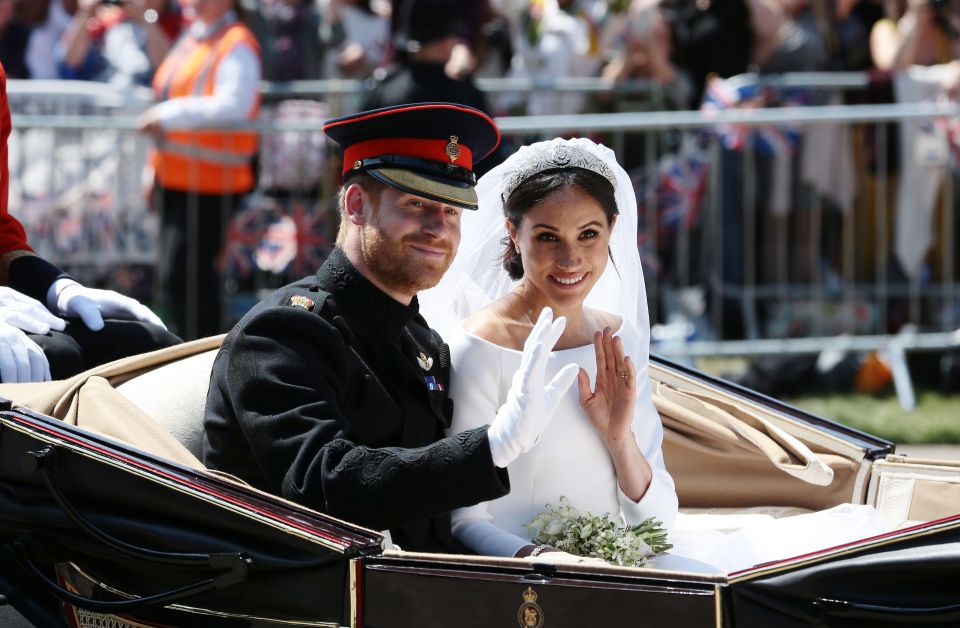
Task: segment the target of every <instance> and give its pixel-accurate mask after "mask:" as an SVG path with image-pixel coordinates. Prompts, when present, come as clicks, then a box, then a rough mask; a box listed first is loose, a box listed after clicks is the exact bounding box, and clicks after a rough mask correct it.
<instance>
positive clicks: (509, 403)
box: [487, 307, 579, 468]
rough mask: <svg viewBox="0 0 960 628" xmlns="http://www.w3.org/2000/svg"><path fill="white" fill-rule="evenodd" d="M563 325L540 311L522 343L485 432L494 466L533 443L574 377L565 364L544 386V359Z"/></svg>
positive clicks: (503, 464) (548, 312) (573, 368)
mask: <svg viewBox="0 0 960 628" xmlns="http://www.w3.org/2000/svg"><path fill="white" fill-rule="evenodd" d="M566 322H567V321H566V319H565V318H563V317H562V316H561V317H560V318H558V319H557V320H555V321H554V320H553V310H551V309H550V308H548V307H545V308H543V311H542V312H540V318H539V319H537V324H536V325H534V326H533V331H531V332H530V336H529V337H527V341H526V342H525V343H524V344H523V357H522V358H521V360H520V368H519V369H517V372H516V373H514V375H513V384H512V386H511V387H510V391H509V392H508V393H507V400H506V401H505V402H504V404H503V405H502V406H500V409H499V410H498V411H497V416H496V418H495V419H494V420H493V423H491V424H490V428H489V429H488V430H487V438H488V440H489V441H490V453H491V454H492V455H493V463H494V464H495V465H497V466H498V467H501V468H503V467H506V466H507V465H509V464H510V463H511V462H513V461H514V460H516V459H517V456H519V455H520V454H522V453H524V452H526V451H529V450H530V448H531V447H533V446H534V445H536V444H537V441H538V440H540V434H542V433H543V430H544V429H545V428H546V427H547V423H549V422H550V419H551V418H552V417H553V413H554V411H555V410H556V408H557V404H558V403H560V399H561V398H562V397H563V395H564V393H566V392H567V390H568V389H569V388H570V385H571V384H573V380H574V379H576V377H577V372H578V371H579V368H578V367H577V365H576V364H568V365H567V366H565V367H563V368H562V369H560V371H559V372H558V373H557V374H556V375H555V376H554V377H553V379H552V380H550V383H549V384H546V385H544V379H546V369H547V358H548V357H549V356H550V352H551V351H552V350H553V346H554V345H555V344H557V340H559V339H560V335H561V334H562V333H563V328H564V326H565V325H566Z"/></svg>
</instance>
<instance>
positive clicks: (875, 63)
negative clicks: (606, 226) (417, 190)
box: [0, 0, 960, 114]
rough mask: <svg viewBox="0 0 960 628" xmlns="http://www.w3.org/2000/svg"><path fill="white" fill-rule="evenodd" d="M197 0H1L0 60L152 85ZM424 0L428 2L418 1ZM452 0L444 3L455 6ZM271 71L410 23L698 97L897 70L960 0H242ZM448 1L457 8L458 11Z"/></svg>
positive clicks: (468, 42) (948, 20)
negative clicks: (727, 85) (771, 75)
mask: <svg viewBox="0 0 960 628" xmlns="http://www.w3.org/2000/svg"><path fill="white" fill-rule="evenodd" d="M194 2H195V0H30V1H29V2H26V1H23V0H0V61H2V62H3V64H4V66H5V67H6V68H7V69H8V73H9V75H10V76H11V77H12V78H45V79H46V78H72V79H89V80H98V81H108V82H120V83H134V84H143V85H149V83H150V77H151V74H152V72H153V70H155V69H156V67H157V66H158V65H159V63H160V61H161V60H162V58H163V56H164V54H165V53H166V51H167V50H168V49H169V47H170V45H171V43H172V42H173V41H174V40H175V39H176V38H177V36H178V35H179V33H180V32H181V31H182V30H183V28H184V27H185V26H186V25H187V24H189V22H190V21H191V20H192V19H193V11H192V9H193V4H194ZM414 5H421V6H420V7H419V8H418V7H417V6H414ZM444 5H449V7H448V8H444ZM239 7H240V8H241V10H242V13H243V15H242V19H243V20H244V21H245V22H246V23H247V25H248V26H249V27H250V28H251V29H252V31H253V32H254V33H255V34H256V36H257V38H258V40H259V42H260V45H261V48H262V59H263V76H264V78H265V79H267V80H278V81H283V80H293V79H318V78H355V79H364V78H373V79H376V78H377V77H378V74H379V75H381V76H382V75H383V74H384V68H386V67H388V66H389V65H390V63H391V62H393V61H395V60H396V57H397V56H398V54H399V55H404V54H413V53H414V52H415V51H411V50H409V49H408V48H409V44H410V42H413V45H416V44H417V40H416V39H414V38H412V37H411V36H410V35H411V33H413V34H420V35H422V34H424V33H427V34H428V35H429V36H432V33H433V32H434V31H442V32H443V34H444V35H446V36H448V37H450V38H453V39H455V40H456V43H457V44H458V45H455V46H454V51H453V55H452V57H451V59H450V60H449V61H450V62H449V63H448V64H445V65H446V67H445V70H446V72H447V74H448V75H450V76H451V77H452V78H463V77H465V76H467V75H475V76H483V77H490V76H521V77H532V78H536V79H539V80H545V79H550V78H558V77H587V76H604V77H607V78H610V79H613V80H618V81H619V80H630V79H650V80H653V81H656V82H658V83H660V84H662V85H663V86H665V87H667V88H668V90H669V94H670V97H671V101H672V102H671V105H672V106H675V107H677V108H696V107H697V106H699V104H700V97H701V95H702V92H703V86H704V82H705V80H706V77H708V76H710V75H711V74H717V75H719V76H722V77H725V76H731V75H734V74H739V73H743V72H746V71H748V70H752V69H754V70H759V71H769V72H790V71H826V70H865V69H869V68H874V67H875V68H878V69H880V70H892V69H897V68H904V67H906V66H908V65H911V64H915V63H918V64H930V63H942V62H946V61H951V60H954V59H956V58H957V57H958V53H960V43H958V42H960V38H958V37H957V29H958V26H960V24H958V21H960V11H958V10H957V7H956V6H955V5H954V4H953V2H952V0H485V1H483V2H471V3H458V2H449V1H446V2H444V1H436V2H429V1H427V0H418V1H417V2H414V1H412V0H394V1H392V2H391V1H390V0H246V1H245V2H240V3H239ZM451 11H452V15H448V14H449V13H451ZM490 106H491V107H492V108H494V109H495V110H497V111H496V112H498V113H499V112H501V111H510V110H515V109H517V108H519V107H521V106H523V107H525V108H527V109H529V110H532V111H529V112H530V113H533V114H537V113H541V112H543V113H547V112H549V113H578V112H582V111H585V110H589V109H591V108H592V107H594V106H595V103H592V102H590V101H589V100H587V99H585V98H583V97H582V96H578V95H566V96H565V97H563V98H556V97H554V98H551V97H550V95H549V94H534V97H533V98H519V97H517V96H516V95H514V96H505V97H503V98H500V99H498V100H497V101H496V102H491V103H490Z"/></svg>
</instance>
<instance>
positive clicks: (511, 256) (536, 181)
mask: <svg viewBox="0 0 960 628" xmlns="http://www.w3.org/2000/svg"><path fill="white" fill-rule="evenodd" d="M574 186H576V187H578V188H580V189H581V190H583V191H584V192H586V193H587V194H589V195H590V196H591V197H593V199H594V200H595V201H597V203H599V204H600V207H602V208H603V213H604V214H606V216H607V225H608V226H609V225H611V224H613V217H614V216H616V215H617V214H618V213H619V211H618V210H617V199H616V196H615V195H614V191H613V185H611V184H610V181H608V180H607V179H606V178H604V177H603V176H601V175H599V174H597V173H595V172H592V171H590V170H584V169H583V168H555V169H551V170H543V171H541V172H538V173H537V174H535V175H533V176H531V177H530V178H528V179H525V180H524V181H523V183H521V184H520V185H518V186H517V188H516V189H515V190H514V191H513V192H512V193H511V194H510V196H509V197H508V198H507V200H506V202H504V204H503V214H504V216H506V218H507V220H509V221H510V223H511V224H512V225H513V227H514V229H519V228H520V223H521V222H522V221H523V217H524V216H526V215H527V212H528V211H530V210H531V209H533V208H534V207H535V206H537V205H538V204H539V203H541V202H542V201H543V199H545V198H547V197H548V196H550V195H551V194H553V193H554V192H556V191H558V190H562V189H564V188H568V187H574ZM501 243H502V244H503V246H504V250H503V254H502V256H501V259H502V260H503V268H504V269H505V270H506V271H507V274H508V275H509V276H510V279H513V280H514V281H516V280H517V279H520V278H521V277H523V262H522V260H521V259H520V253H518V252H517V251H516V250H515V249H514V247H513V242H511V241H510V236H507V237H506V238H504V239H503V240H502V242H501Z"/></svg>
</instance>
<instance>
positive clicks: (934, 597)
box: [0, 339, 960, 628]
mask: <svg viewBox="0 0 960 628" xmlns="http://www.w3.org/2000/svg"><path fill="white" fill-rule="evenodd" d="M218 344H219V341H218V339H207V340H202V341H196V342H194V343H188V344H186V345H181V346H180V347H173V348H171V349H167V350H163V351H160V352H156V353H154V354H148V356H145V357H140V358H136V359H131V360H127V361H122V362H119V363H113V364H110V365H106V366H104V367H101V368H99V369H97V370H95V371H92V372H88V373H86V374H83V375H82V376H78V378H75V379H74V380H69V381H67V382H64V383H63V386H62V390H61V391H59V393H58V399H57V400H56V401H51V400H50V399H49V398H47V399H46V400H41V399H40V397H38V394H37V391H38V390H40V388H39V387H34V386H33V385H20V386H15V387H9V386H7V387H0V394H3V395H5V396H7V397H11V398H12V399H13V403H12V404H7V405H6V406H5V407H4V408H3V409H2V411H0V556H2V561H3V565H2V567H0V592H2V593H4V594H6V595H7V597H8V599H9V600H10V601H11V602H12V603H13V604H14V606H15V607H16V608H17V609H18V610H19V611H20V612H21V613H22V614H23V615H24V616H26V617H28V618H29V619H30V620H31V621H33V622H35V623H36V624H37V625H40V626H44V625H73V626H331V627H334V626H350V627H360V626H366V627H390V626H463V627H472V626H478V627H479V626H498V627H500V626H522V627H530V628H535V627H540V626H545V627H550V628H557V627H562V626H585V625H586V626H594V625H634V624H637V625H643V626H669V627H670V628H677V627H680V626H684V627H686V626H711V627H715V626H811V625H812V626H833V625H843V626H850V625H869V626H883V625H889V626H903V625H912V624H914V623H915V624H918V625H925V626H930V625H943V626H948V625H958V624H960V595H958V594H957V593H956V584H955V580H954V578H955V577H956V574H957V573H958V572H960V515H958V514H956V513H960V463H956V462H947V461H935V460H913V459H909V458H906V457H903V456H898V455H896V454H895V453H894V445H893V444H892V443H889V442H886V441H883V440H881V439H878V438H875V437H872V436H870V435H868V434H864V433H861V432H857V431H855V430H851V429H849V428H846V427H843V426H841V425H838V424H835V423H832V422H830V421H828V420H825V419H821V418H818V417H815V416H812V415H809V414H807V413H805V412H802V411H800V410H797V409H795V408H791V407H789V406H787V405H784V404H782V403H780V402H778V401H776V400H774V399H770V398H766V397H763V396H760V395H757V394H755V393H753V392H751V391H750V390H746V389H743V388H739V387H737V386H734V385H731V384H728V383H725V382H723V381H720V380H717V379H713V378H710V377H708V376H705V375H703V374H701V373H697V372H695V371H692V370H689V369H686V368H683V367H680V366H677V365H675V364H672V363H670V362H667V361H664V360H661V359H657V358H654V359H653V361H652V363H651V377H652V378H653V380H654V400H655V403H656V405H657V408H658V410H659V411H660V413H661V416H662V418H663V423H664V431H665V440H664V454H665V458H666V463H667V468H668V469H669V470H670V472H671V473H672V474H673V476H674V478H675V481H676V485H677V491H678V495H679V498H680V506H681V512H682V516H683V517H686V518H688V521H694V522H696V523H697V524H698V525H703V526H706V527H713V528H715V529H722V530H725V531H729V530H735V529H736V528H737V527H739V526H741V525H744V524H745V523H746V522H749V521H755V520H756V519H757V518H770V517H785V516H792V515H794V514H796V513H799V512H808V511H812V510H822V509H826V508H830V507H832V506H835V505H838V504H844V503H850V504H872V505H874V506H876V508H877V510H878V511H879V513H880V514H881V515H882V516H883V517H884V519H885V520H887V521H888V522H890V523H891V524H892V525H894V526H896V531H894V532H892V533H889V534H884V535H882V536H878V537H874V538H866V539H862V540H859V541H857V542H853V543H849V544H846V545H844V546H840V547H832V548H821V549H819V550H818V551H815V552H812V553H808V554H805V555H802V556H796V557H792V558H787V559H783V560H778V561H776V562H772V563H768V564H760V565H756V566H753V567H751V568H748V569H743V570H740V571H736V572H730V573H726V572H719V571H718V572H716V573H704V572H693V571H683V570H675V569H674V570H671V569H663V568H627V567H616V566H604V565H596V564H578V565H563V566H557V565H552V564H539V563H536V562H530V561H528V560H520V559H511V558H494V557H484V556H460V555H441V554H431V555H428V554H416V553H411V552H406V551H402V550H396V549H385V547H384V539H383V537H382V536H381V534H380V533H378V532H375V531H371V530H366V529H363V528H360V527H358V526H355V525H352V524H350V523H349V522H343V521H338V520H336V519H333V518H331V517H328V516H325V515H322V514H319V513H317V512H315V511H312V510H310V509H308V508H304V507H302V506H299V505H297V504H293V503H290V502H287V501H284V500H282V499H279V498H277V497H274V496H271V495H267V494H264V493H261V492H259V491H256V490H254V489H251V488H249V487H247V486H245V485H243V484H241V483H239V482H237V481H235V480H232V479H230V478H227V477H223V476H221V475H218V474H214V473H211V472H208V471H206V470H204V469H203V468H202V466H201V465H200V464H199V461H197V460H196V454H197V453H198V451H199V449H198V448H199V446H200V441H199V438H200V427H201V426H200V416H202V404H203V400H204V397H205V391H206V382H207V377H208V373H209V369H210V365H211V363H212V360H213V356H214V354H215V351H216V346H217V345H218ZM60 393H62V394H60ZM20 406H27V407H31V408H33V410H28V409H26V408H24V407H20ZM41 412H42V414H41ZM53 417H56V418H53Z"/></svg>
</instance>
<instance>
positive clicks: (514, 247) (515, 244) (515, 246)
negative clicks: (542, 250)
mask: <svg viewBox="0 0 960 628" xmlns="http://www.w3.org/2000/svg"><path fill="white" fill-rule="evenodd" d="M513 250H514V251H516V252H517V255H520V247H519V246H518V245H517V243H516V242H514V243H513Z"/></svg>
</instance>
